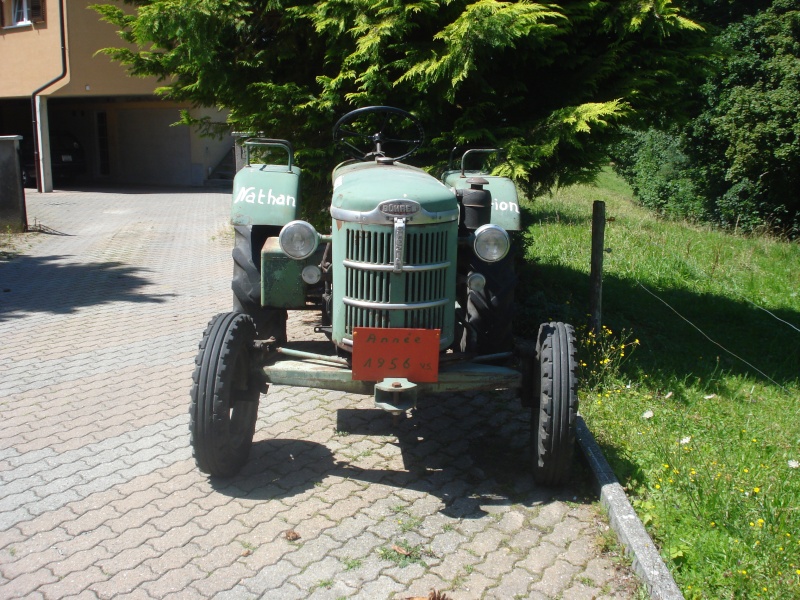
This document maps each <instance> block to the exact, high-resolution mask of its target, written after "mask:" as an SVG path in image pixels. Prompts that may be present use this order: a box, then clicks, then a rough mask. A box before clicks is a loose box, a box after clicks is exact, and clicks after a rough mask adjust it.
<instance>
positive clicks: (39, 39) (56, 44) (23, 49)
mask: <svg viewBox="0 0 800 600" xmlns="http://www.w3.org/2000/svg"><path fill="white" fill-rule="evenodd" d="M81 3H82V2H81ZM0 8H2V10H3V12H4V15H5V23H6V24H8V23H11V8H12V2H11V0H4V1H3V2H2V4H0ZM58 21H59V13H58V2H54V1H53V0H50V1H49V2H48V3H47V21H46V22H44V23H33V24H31V25H20V26H6V27H3V29H2V30H0V69H2V74H3V75H2V81H1V82H0V96H2V97H5V98H21V97H25V96H28V97H30V95H31V93H33V91H34V90H36V89H37V88H38V87H40V86H41V85H43V84H45V83H47V82H48V81H50V80H51V79H53V78H55V77H57V76H58V75H59V74H60V73H61V34H60V30H59V25H58Z"/></svg>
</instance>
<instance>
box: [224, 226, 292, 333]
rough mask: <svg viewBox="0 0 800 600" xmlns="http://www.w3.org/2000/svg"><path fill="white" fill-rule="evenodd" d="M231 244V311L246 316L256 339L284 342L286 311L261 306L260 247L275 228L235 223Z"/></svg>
mask: <svg viewBox="0 0 800 600" xmlns="http://www.w3.org/2000/svg"><path fill="white" fill-rule="evenodd" d="M234 232H235V245H234V247H233V279H232V280H231V289H233V312H237V313H242V314H245V315H249V316H250V318H251V319H253V322H254V323H255V326H256V335H257V339H260V340H265V339H269V338H270V337H274V338H275V339H276V340H277V341H278V342H279V343H282V342H285V341H286V311H285V310H283V309H278V308H268V307H265V306H261V248H262V247H263V246H264V242H266V241H267V238H269V237H272V236H277V235H278V233H279V232H280V229H279V228H275V227H266V226H258V225H256V226H253V227H250V226H247V225H237V226H235V227H234Z"/></svg>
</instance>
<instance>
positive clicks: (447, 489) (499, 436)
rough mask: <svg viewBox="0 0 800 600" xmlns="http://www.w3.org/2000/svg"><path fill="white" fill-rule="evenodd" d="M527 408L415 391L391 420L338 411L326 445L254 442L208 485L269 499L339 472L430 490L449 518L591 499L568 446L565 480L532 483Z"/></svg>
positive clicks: (490, 396) (502, 399)
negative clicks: (235, 466) (557, 484)
mask: <svg viewBox="0 0 800 600" xmlns="http://www.w3.org/2000/svg"><path fill="white" fill-rule="evenodd" d="M528 414H529V413H528V411H527V409H523V408H522V407H520V405H519V402H518V400H517V399H516V398H515V397H512V395H511V394H510V393H506V392H490V393H471V394H438V395H431V396H425V397H421V398H420V399H419V402H418V405H417V408H416V409H415V410H414V411H412V412H411V413H410V415H409V416H408V417H407V418H401V419H394V418H393V417H392V415H391V414H389V413H386V412H384V411H382V410H380V409H370V408H352V409H351V408H347V409H339V410H337V411H336V426H335V427H336V430H335V431H336V437H334V441H333V442H332V443H331V444H330V445H331V446H332V447H335V448H336V450H333V451H332V450H331V448H329V447H328V446H326V445H324V444H320V443H317V442H312V441H304V440H297V439H272V440H261V441H256V442H255V443H254V444H253V448H252V450H251V454H250V460H249V462H248V463H247V465H246V466H245V468H244V469H243V471H242V472H241V473H240V474H239V475H238V476H237V477H235V478H233V479H227V480H222V479H219V480H218V479H213V478H212V479H211V483H212V486H213V487H214V488H215V489H216V490H217V491H219V492H220V493H223V494H226V495H230V496H234V497H247V498H250V499H260V500H273V499H279V498H290V497H293V496H297V495H300V494H303V493H306V492H308V491H309V490H311V489H313V488H314V487H316V486H320V485H321V486H322V487H324V486H325V485H324V484H323V483H322V482H323V481H324V480H325V479H327V478H330V477H340V478H347V479H351V480H353V481H356V482H364V483H368V484H378V485H384V486H390V487H393V488H398V489H406V490H415V491H418V492H423V493H426V494H430V495H432V496H435V497H437V498H439V499H440V500H441V502H442V503H443V504H444V507H443V508H442V509H441V510H440V512H441V513H442V514H444V515H446V516H448V517H452V518H459V519H480V518H482V517H485V516H486V515H487V511H486V510H484V508H487V507H490V506H508V505H512V504H520V505H523V506H534V505H541V504H546V503H549V502H551V501H553V500H567V501H571V502H593V501H594V500H596V495H595V493H594V492H593V491H592V489H591V474H590V472H589V471H588V468H587V467H586V466H585V465H584V464H583V463H582V462H581V461H580V460H579V459H578V455H579V452H578V451H577V450H576V459H575V461H574V465H573V476H572V480H571V482H570V484H569V485H567V486H565V487H563V488H560V489H549V488H542V487H537V486H536V485H535V483H534V482H533V479H532V475H531V471H530V467H529V462H528V461H529V458H528V443H529V439H530V433H529V428H528ZM386 457H389V458H386ZM400 461H402V468H398V462H400ZM320 497H321V498H323V499H324V493H323V492H320Z"/></svg>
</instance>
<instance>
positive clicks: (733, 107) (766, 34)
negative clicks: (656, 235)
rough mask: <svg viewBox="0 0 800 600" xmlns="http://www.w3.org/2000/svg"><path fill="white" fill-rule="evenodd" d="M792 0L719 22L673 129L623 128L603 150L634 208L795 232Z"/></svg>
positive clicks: (798, 137) (796, 66) (797, 14)
mask: <svg viewBox="0 0 800 600" xmlns="http://www.w3.org/2000/svg"><path fill="white" fill-rule="evenodd" d="M798 32H800V3H798V2H797V0H774V1H773V2H772V5H771V6H770V7H769V8H768V9H766V10H762V11H760V12H757V13H756V14H753V15H748V16H745V17H743V18H742V20H741V21H738V22H734V23H732V24H730V25H728V26H727V27H726V28H725V29H724V30H723V31H722V32H721V33H720V34H719V35H718V36H717V38H716V41H717V47H718V51H719V55H718V56H719V57H718V58H717V59H716V61H715V63H714V64H713V67H714V68H713V72H712V73H711V75H710V76H709V77H708V79H707V81H706V83H705V84H704V85H703V86H702V88H701V89H700V90H699V93H700V96H701V99H702V103H703V105H704V106H705V108H704V109H703V110H702V111H700V112H699V114H698V115H697V116H696V117H695V118H694V119H692V120H691V121H690V122H689V123H688V124H687V125H686V126H685V127H683V128H682V129H681V130H680V131H678V130H674V131H671V132H664V131H656V130H649V131H643V132H631V133H630V134H629V137H628V139H627V140H626V141H625V142H623V143H622V144H621V145H620V146H619V147H618V148H616V149H615V150H614V151H613V152H612V155H613V157H614V159H615V160H616V161H617V166H616V168H617V172H618V173H620V174H621V175H622V176H623V177H624V178H625V179H626V180H627V181H628V182H629V184H630V185H631V187H633V189H634V191H635V193H636V195H637V197H638V198H639V200H640V201H641V202H642V204H643V205H645V206H647V207H649V208H652V209H654V210H657V211H658V212H660V213H662V214H667V215H676V216H681V217H691V218H700V219H704V220H709V221H711V222H714V223H717V224H719V225H722V226H723V227H727V228H731V229H739V230H744V231H754V230H756V229H759V228H764V227H767V228H769V229H772V230H776V231H779V232H781V233H784V234H787V235H789V236H790V237H797V236H798V235H800V194H798V193H797V192H798V190H800V129H798V120H797V107H798V106H800V60H798V59H800V35H799V34H798Z"/></svg>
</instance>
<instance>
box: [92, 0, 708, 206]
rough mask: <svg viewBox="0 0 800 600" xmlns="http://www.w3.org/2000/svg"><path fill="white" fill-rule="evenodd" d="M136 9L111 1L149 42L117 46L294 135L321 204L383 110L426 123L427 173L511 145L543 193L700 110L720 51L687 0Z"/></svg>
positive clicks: (516, 169)
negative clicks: (462, 150)
mask: <svg viewBox="0 0 800 600" xmlns="http://www.w3.org/2000/svg"><path fill="white" fill-rule="evenodd" d="M127 3H128V4H133V5H135V9H136V10H135V13H134V14H126V13H125V12H124V11H122V10H121V9H120V7H119V6H118V5H112V4H105V5H98V6H95V9H96V10H97V11H98V12H100V13H101V15H102V17H103V18H104V19H105V20H107V21H110V22H111V23H114V24H115V25H117V26H118V27H119V29H120V31H121V35H122V38H123V39H124V40H125V41H127V42H130V43H132V44H133V46H132V47H133V48H134V49H131V47H124V48H110V49H106V50H105V52H107V53H108V54H109V55H111V57H112V58H113V59H115V60H118V61H120V62H121V63H123V64H125V65H127V66H128V68H129V70H130V72H131V73H133V74H134V75H144V76H148V75H155V76H158V77H160V78H162V79H163V81H164V86H163V87H162V88H160V89H159V90H158V91H159V93H160V94H162V95H163V96H164V97H165V98H169V99H173V100H180V101H190V102H192V103H195V104H197V105H203V106H217V107H220V108H225V109H228V110H229V111H230V117H229V123H228V124H227V125H226V126H227V127H232V128H233V129H234V130H240V131H263V132H264V133H265V135H268V136H270V137H283V138H286V139H290V140H292V141H293V142H294V145H295V148H296V149H297V161H298V164H300V165H301V166H302V167H304V176H305V178H306V183H307V184H310V185H311V187H312V188H314V187H316V189H312V190H306V191H307V192H308V191H311V192H312V196H315V197H317V198H319V199H320V200H321V199H322V197H323V196H324V193H323V189H324V187H325V186H326V185H327V172H328V169H329V168H330V167H331V166H332V165H333V164H334V162H335V161H336V159H337V158H338V157H337V156H335V155H334V152H333V149H332V148H331V139H330V128H331V125H332V123H334V122H335V120H336V118H337V117H338V116H340V115H341V114H342V113H344V112H346V111H348V110H350V109H353V108H357V107H361V106H367V105H371V104H389V105H394V106H398V107H400V108H404V109H406V110H409V111H411V112H413V113H414V114H416V115H417V116H418V117H419V118H420V119H421V120H422V121H423V124H424V125H425V128H426V131H427V133H428V135H429V137H430V139H429V141H428V143H427V144H426V149H425V151H423V152H421V153H420V154H418V155H417V157H416V160H417V161H419V163H420V164H421V165H422V166H426V167H429V168H439V167H440V166H441V161H442V159H443V157H446V156H447V153H448V152H449V150H450V149H451V148H452V147H453V146H455V145H459V146H465V145H488V146H493V147H502V148H504V150H505V157H506V160H505V161H504V162H502V163H499V164H498V165H497V167H496V169H497V172H499V173H502V174H506V175H510V176H512V177H513V178H514V179H515V181H517V182H518V184H520V186H521V187H522V188H523V189H524V191H526V192H528V193H529V194H532V193H534V192H537V191H541V190H544V189H547V188H549V187H550V186H552V185H553V184H555V183H562V184H564V183H570V182H573V181H579V180H584V179H586V178H589V177H591V176H592V175H593V174H594V172H595V170H596V169H597V168H598V166H599V165H600V164H601V162H602V160H603V158H604V155H605V148H606V146H607V144H608V143H609V141H610V140H612V139H614V136H615V135H616V134H617V131H618V128H619V126H620V125H621V124H623V123H624V122H626V120H629V119H632V118H638V119H645V120H647V119H650V118H654V117H655V116H656V115H658V116H659V117H660V118H665V117H669V116H671V115H676V114H681V113H682V111H684V110H685V104H684V100H685V99H686V98H687V97H688V95H687V93H686V92H687V90H691V89H692V86H693V83H692V82H693V81H698V76H699V72H698V59H699V58H700V57H701V56H702V55H703V52H704V48H703V44H704V43H705V42H704V40H705V36H704V34H703V29H702V27H700V26H699V25H697V24H696V23H695V22H693V21H691V20H689V19H688V18H686V17H685V16H684V15H683V14H682V12H681V10H680V7H679V2H678V1H677V0H646V1H641V0H613V1H604V0H567V1H564V2H560V3H558V4H539V3H535V2H527V1H517V2H497V1H494V0H477V1H475V2H465V1H463V0H416V1H411V2H402V1H399V0H326V1H320V2H311V1H308V0H295V1H283V0H259V1H255V0H250V1H247V0H129V1H128V2H127ZM184 121H185V122H187V123H191V119H190V117H189V116H188V114H187V115H184ZM199 125H201V126H204V127H205V128H206V129H208V130H212V129H213V124H212V123H200V124H199ZM309 176H311V178H310V179H309ZM314 177H316V180H314ZM308 195H309V194H308V193H306V198H308Z"/></svg>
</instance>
